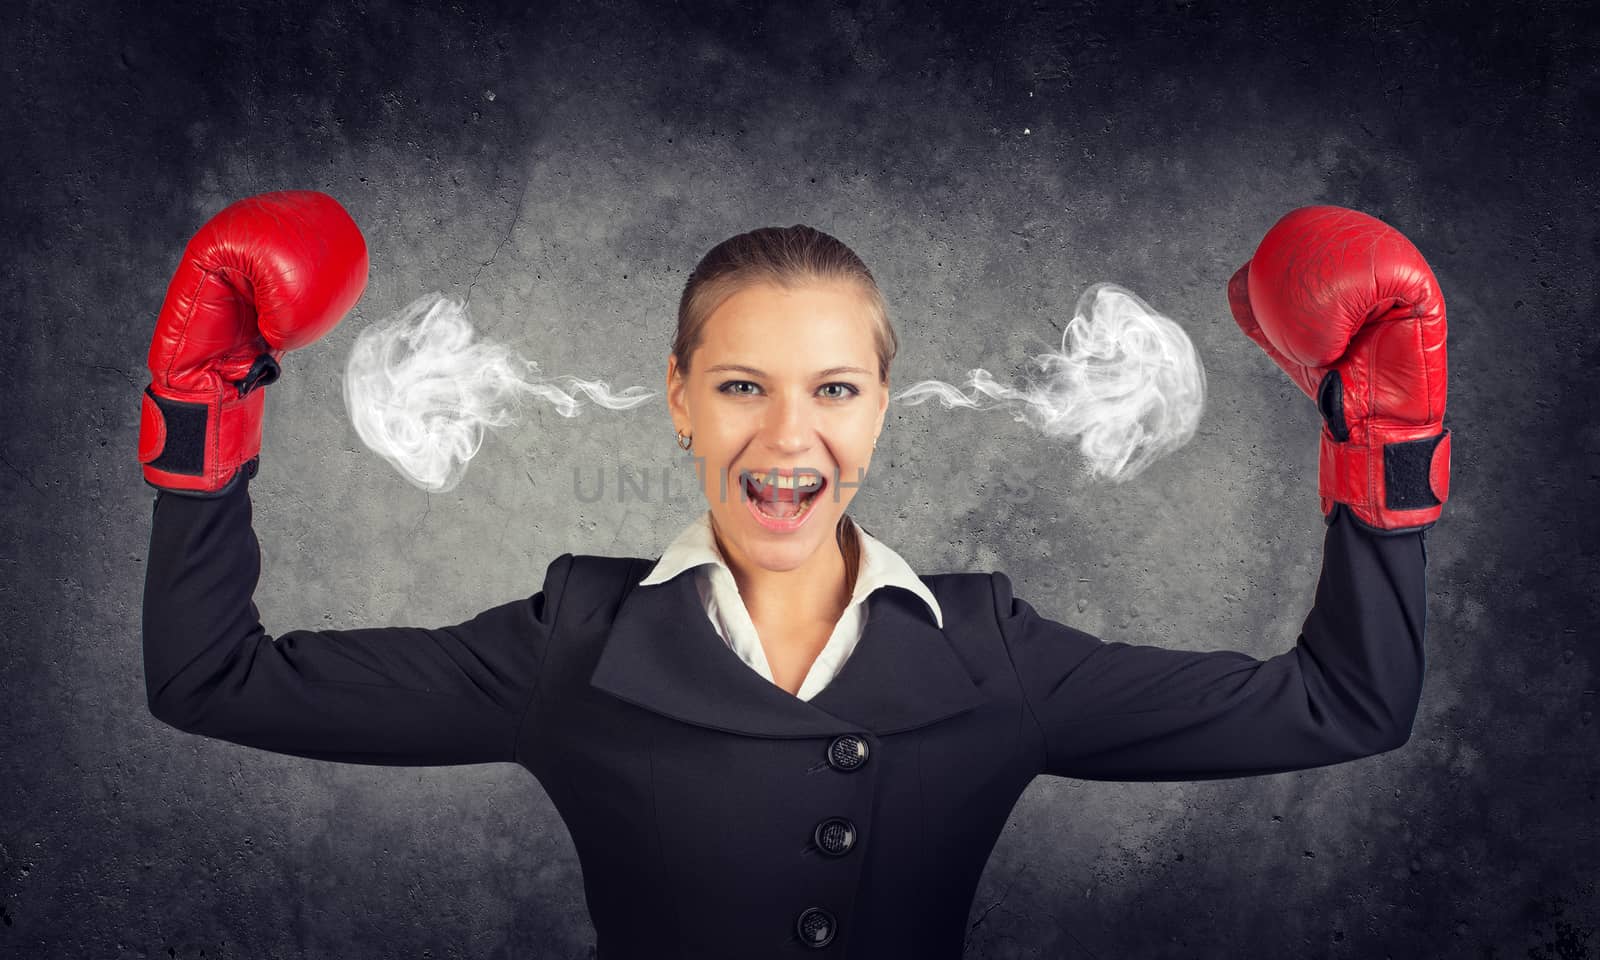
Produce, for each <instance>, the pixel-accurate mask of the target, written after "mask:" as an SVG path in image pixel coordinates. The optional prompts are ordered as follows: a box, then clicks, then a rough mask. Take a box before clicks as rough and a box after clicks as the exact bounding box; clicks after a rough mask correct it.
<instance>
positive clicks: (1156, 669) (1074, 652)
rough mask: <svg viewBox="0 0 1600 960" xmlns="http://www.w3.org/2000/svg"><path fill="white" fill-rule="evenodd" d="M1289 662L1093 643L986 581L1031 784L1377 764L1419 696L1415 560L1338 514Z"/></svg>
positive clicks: (997, 580)
mask: <svg viewBox="0 0 1600 960" xmlns="http://www.w3.org/2000/svg"><path fill="white" fill-rule="evenodd" d="M1333 521H1334V522H1333V524H1332V525H1331V526H1329V527H1328V528H1327V531H1326V534H1325V538H1324V545H1323V559H1322V573H1321V576H1320V579H1319V580H1318V582H1317V591H1316V600H1315V603H1314V604H1313V606H1312V608H1311V612H1310V613H1309V614H1307V616H1306V619H1305V623H1304V625H1303V626H1302V627H1301V633H1300V637H1299V639H1298V640H1297V641H1296V643H1295V645H1294V647H1293V649H1290V650H1288V651H1286V652H1284V653H1282V654H1279V655H1278V656H1275V657H1272V658H1270V659H1267V660H1259V659H1256V658H1255V657H1252V656H1250V655H1248V654H1245V653H1240V652H1237V651H1230V650H1211V651H1204V652H1201V651H1190V650H1175V649H1170V648H1166V647H1157V646H1146V645H1137V644H1128V643H1122V642H1117V641H1112V642H1103V641H1101V640H1099V639H1097V638H1095V637H1093V636H1091V635H1089V634H1087V633H1084V632H1083V631H1081V630H1076V629H1074V628H1072V627H1069V626H1066V625H1064V624H1061V623H1057V622H1056V621H1054V620H1049V619H1046V618H1044V617H1041V616H1039V614H1038V613H1037V612H1036V611H1035V610H1034V608H1033V606H1032V605H1031V604H1029V603H1028V602H1027V601H1026V600H1022V599H1019V598H1017V597H1014V596H1013V595H1012V593H1011V581H1010V579H1009V578H1008V577H1007V576H1006V575H1005V574H1003V573H996V574H994V600H995V610H996V613H997V615H998V616H999V618H1000V626H1001V631H1002V634H1003V636H1004V637H1005V641H1006V644H1007V645H1008V647H1009V649H1010V652H1011V656H1012V662H1013V663H1014V664H1015V666H1016V670H1017V677H1018V679H1019V680H1020V682H1021V684H1022V690H1023V694H1024V696H1025V697H1026V699H1027V701H1028V706H1029V709H1030V710H1031V711H1032V713H1033V716H1034V717H1035V719H1036V721H1037V725H1038V730H1039V734H1040V738H1041V746H1042V755H1041V759H1040V764H1041V770H1042V772H1043V773H1046V774H1052V775H1056V776H1066V777H1077V778H1080V779H1085V780H1213V779H1221V778H1224V777H1243V776H1251V775H1255V774H1263V773H1279V772H1282V771H1285V770H1300V769H1305V768H1308V767H1319V766H1325V765H1327V764H1330V763H1339V762H1341V761H1344V760H1353V759H1356V758H1358V757H1365V756H1370V755H1372V754H1376V753H1382V752H1384V751H1386V750H1392V749H1394V748H1395V747H1398V746H1400V745H1401V744H1403V743H1405V742H1406V740H1407V738H1408V737H1409V736H1410V735H1411V724H1412V720H1413V719H1414V717H1415V716H1416V710H1417V702H1418V698H1419V696H1420V695H1421V689H1422V678H1423V666H1424V662H1425V656H1424V651H1423V639H1424V634H1425V627H1426V619H1427V587H1426V577H1425V573H1426V567H1427V548H1426V546H1425V545H1424V542H1423V537H1424V536H1425V534H1424V533H1423V532H1421V531H1417V532H1413V533H1406V534H1398V535H1392V536H1384V535H1379V534H1375V533H1372V532H1370V531H1368V530H1366V529H1364V528H1362V527H1360V526H1359V525H1357V524H1356V523H1354V522H1352V521H1351V519H1350V516H1349V515H1348V514H1347V513H1346V512H1345V511H1344V510H1343V509H1342V508H1341V509H1339V510H1337V511H1336V512H1335V514H1334V517H1333Z"/></svg>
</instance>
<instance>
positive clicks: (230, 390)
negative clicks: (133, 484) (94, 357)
mask: <svg viewBox="0 0 1600 960" xmlns="http://www.w3.org/2000/svg"><path fill="white" fill-rule="evenodd" d="M265 399H266V394H265V393H264V392H263V391H261V390H251V391H249V392H248V393H246V394H245V395H244V396H242V397H241V396H238V395H237V390H236V389H235V388H234V387H233V385H232V384H223V385H222V387H221V389H219V390H216V391H208V392H205V393H197V392H188V391H181V390H172V389H169V388H164V387H158V386H157V385H156V384H153V383H152V384H150V385H149V386H147V387H145V389H144V396H143V399H142V402H141V408H140V415H139V462H140V463H141V464H142V465H143V467H144V477H145V480H146V481H147V482H148V483H150V484H151V485H152V486H155V487H160V488H161V489H164V490H172V491H175V492H179V493H200V494H205V493H215V492H218V491H220V490H222V489H223V488H224V487H226V486H227V485H228V483H229V482H230V481H232V480H233V479H234V477H235V475H236V474H237V473H238V472H239V468H240V467H243V466H245V465H246V464H248V463H250V462H251V461H253V460H256V459H257V458H258V457H259V456H260V453H261V417H262V412H263V410H264V408H265Z"/></svg>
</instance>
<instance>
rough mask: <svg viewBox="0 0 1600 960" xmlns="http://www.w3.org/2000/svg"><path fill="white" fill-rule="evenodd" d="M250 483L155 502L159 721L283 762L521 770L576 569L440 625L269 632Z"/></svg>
mask: <svg viewBox="0 0 1600 960" xmlns="http://www.w3.org/2000/svg"><path fill="white" fill-rule="evenodd" d="M260 559H261V558H260V545H259V543H258V541H257V540H256V535H255V531H254V530H253V529H252V527H251V503H250V498H249V493H248V489H247V486H246V483H245V481H244V480H243V478H241V479H240V480H239V481H238V482H237V484H236V485H235V487H233V488H230V489H229V490H228V491H227V492H226V493H225V494H223V495H222V496H219V497H215V498H209V499H201V498H195V497H186V496H182V495H176V494H171V493H167V492H164V491H163V492H159V493H158V494H157V496H156V502H155V506H154V511H153V522H152V527H151V536H150V555H149V563H148V566H147V567H146V571H145V590H144V618H143V627H144V667H145V684H146V691H147V696H148V702H149V707H150V711H151V712H152V713H153V714H154V715H155V716H156V717H157V718H159V719H160V720H162V721H164V722H166V723H168V724H170V725H172V726H174V727H176V728H178V729H179V730H183V731H186V732H189V733H197V734H202V735H205V736H208V737H215V738H217V739H220V740H228V741H231V742H233V743H238V744H243V745H245V746H249V747H259V748H261V749H263V750H271V751H274V752H277V753H286V754H292V755H294V756H299V757H310V758H313V759H319V760H339V761H345V762H349V763H369V764H389V765H399V766H415V765H443V764H458V763H482V762H489V761H497V760H514V759H515V757H516V748H517V743H516V739H517V730H518V728H519V725H520V723H521V720H522V717H523V714H524V712H525V710H526V709H527V708H528V707H529V706H530V705H531V703H532V699H533V695H534V691H535V689H536V686H537V683H538V678H539V667H540V663H541V662H542V660H543V658H544V655H545V652H546V651H547V649H548V647H549V644H550V638H551V631H552V627H553V625H554V623H555V617H556V612H557V610H558V608H559V606H560V603H561V596H562V593H563V591H564V589H565V586H566V580H567V576H568V574H569V572H570V571H571V567H572V555H571V554H563V555H562V556H561V557H559V558H557V559H556V560H555V561H554V562H552V563H551V564H550V565H549V567H548V569H547V570H546V572H545V579H544V585H543V588H542V589H541V590H540V591H539V592H538V593H536V594H534V595H533V596H532V597H527V598H523V599H520V600H516V601H513V602H510V603H506V604H502V605H501V606H497V607H494V608H492V609H490V610H486V611H484V612H483V613H480V614H478V615H477V616H475V617H473V618H472V619H470V620H467V621H466V622H464V623H458V624H455V625H452V626H445V627H438V628H433V629H428V628H422V627H383V628H369V629H356V630H293V631H290V632H288V633H285V634H283V635H281V636H279V637H277V638H273V637H271V636H269V635H268V634H267V632H266V631H265V630H264V629H263V628H262V625H261V618H260V613H259V612H258V611H257V609H256V605H255V603H254V602H253V600H252V599H251V597H252V595H253V593H254V592H255V587H256V581H257V579H258V577H259V575H260V569H261V567H260Z"/></svg>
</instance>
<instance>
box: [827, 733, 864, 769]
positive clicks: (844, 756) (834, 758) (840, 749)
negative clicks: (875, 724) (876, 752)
mask: <svg viewBox="0 0 1600 960" xmlns="http://www.w3.org/2000/svg"><path fill="white" fill-rule="evenodd" d="M866 762H867V741H866V740H864V739H862V738H861V737H858V736H856V735H855V734H853V733H847V734H844V735H843V736H838V737H834V738H833V742H832V743H830V744H829V745H828V765H829V766H831V767H833V769H835V770H854V769H855V768H857V767H859V766H861V765H862V764H863V763H866Z"/></svg>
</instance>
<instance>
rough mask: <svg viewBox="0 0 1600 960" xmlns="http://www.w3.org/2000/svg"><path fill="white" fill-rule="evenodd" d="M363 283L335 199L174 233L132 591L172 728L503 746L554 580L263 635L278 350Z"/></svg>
mask: <svg viewBox="0 0 1600 960" xmlns="http://www.w3.org/2000/svg"><path fill="white" fill-rule="evenodd" d="M366 282H367V249H366V242H365V240H364V239H363V238H362V236H361V232H360V230H359V229H358V228H357V227H356V224H355V222H354V221H353V220H352V219H351V218H350V215H349V214H348V213H347V212H346V211H345V209H344V208H343V207H342V206H340V205H339V204H338V202H337V201H335V200H334V199H333V198H332V197H329V196H327V195H325V194H321V193H315V192H312V191H303V190H297V191H282V192H276V193H267V194H262V195H260V196H256V197H250V198H248V199H245V200H241V201H239V202H238V203H234V204H231V205H230V206H228V207H227V208H225V209H224V210H222V211H221V212H220V213H218V214H217V215H216V216H214V217H212V218H211V220H209V221H207V222H206V224H205V225H204V226H202V227H201V228H200V230H199V231H198V232H197V233H196V234H195V236H194V238H193V239H192V240H190V241H189V244H188V245H187V246H186V247H185V248H184V251H183V258H182V260H181V261H180V263H179V266H178V269H177V271H176V273H175V274H174V275H173V278H172V281H171V283H170V284H169V285H168V287H167V295H166V299H165V301H164V302H163V303H162V306H161V313H160V316H159V317H158V318H157V320H156V329H155V336H154V337H153V338H152V340H151V344H150V358H149V359H150V384H149V386H147V387H146V388H145V391H144V397H143V400H142V403H143V409H142V412H141V415H140V427H139V462H140V463H141V464H143V470H144V477H145V480H146V482H148V483H149V484H151V485H152V486H154V487H156V488H157V489H159V490H160V491H161V492H160V493H159V494H157V497H156V503H155V510H154V516H153V527H152V530H151V537H150V562H149V566H148V567H147V569H146V580H145V594H144V656H145V682H146V685H147V689H148V695H149V703H150V709H151V711H152V712H153V713H154V714H155V715H156V716H157V717H159V718H161V719H162V720H164V721H166V722H167V723H170V724H172V725H173V726H175V727H178V728H179V729H181V730H187V731H191V732H193V733H201V734H205V735H208V736H212V737H218V738H221V739H224V740H231V741H233V742H235V743H241V744H245V745H247V746H252V747H261V748H264V749H267V750H275V751H278V752H280V753H292V754H296V755H299V756H305V757H316V758H319V759H328V760H346V761H351V762H357V763H387V764H443V763H472V762H477V761H485V760H511V759H514V758H515V754H516V747H517V737H516V734H517V727H518V723H519V721H520V719H521V717H522V715H523V711H524V710H525V709H526V708H527V706H528V705H529V703H530V701H531V698H532V697H533V695H534V691H535V689H536V688H537V681H538V676H539V671H538V667H539V663H540V661H541V659H542V658H543V656H544V652H545V650H546V648H547V644H548V640H549V636H550V630H551V625H552V624H553V623H554V622H555V611H556V608H557V607H558V606H559V603H560V595H561V589H562V586H563V585H564V584H565V582H566V578H567V573H568V571H569V570H570V567H571V556H570V555H564V556H562V557H561V558H560V559H558V560H556V561H555V562H554V563H553V564H551V565H550V567H549V569H548V570H547V571H546V573H545V585H544V589H543V590H541V591H540V592H539V593H537V594H535V595H534V596H532V597H531V598H527V599H523V600H519V601H516V602H513V603H508V604H505V605H503V606H499V607H496V608H494V609H492V610H489V611H486V612H484V613H482V614H480V615H479V616H477V617H474V618H473V619H471V620H469V621H467V622H465V623H461V624H457V625H455V626H450V627H442V628H439V629H431V630H430V629H421V628H410V627H391V628H384V629H365V630H346V631H309V630H296V631H293V632H291V633H286V634H284V635H283V636H281V637H278V638H277V639H276V640H274V639H273V638H272V637H270V636H268V635H267V633H266V631H265V630H263V629H262V626H261V622H260V617H259V615H258V613H257V611H256V608H255V604H254V603H253V602H252V600H251V597H252V595H253V593H254V591H255V586H256V579H257V577H258V575H259V573H260V553H259V545H258V543H257V541H256V536H255V531H254V530H253V528H252V527H251V503H250V498H249V492H248V489H247V485H248V483H249V480H250V478H251V477H254V476H255V472H256V468H257V464H258V461H259V454H260V449H261V421H262V412H263V397H264V394H263V391H262V388H264V387H265V386H266V385H267V384H270V383H272V382H273V381H274V380H276V379H277V377H278V373H279V365H278V361H279V360H280V359H281V357H282V356H283V355H284V353H286V352H287V351H290V350H294V349H297V348H300V347H303V346H306V345H308V344H310V343H312V342H313V341H315V340H317V339H318V338H320V337H321V336H322V335H323V334H325V333H327V332H328V331H329V330H330V329H332V328H333V327H334V326H335V325H336V324H337V323H338V322H339V321H340V320H341V319H343V317H344V315H345V314H346V313H347V312H348V311H349V310H350V309H351V307H353V306H354V305H355V302H356V300H357V299H359V297H360V296H361V292H362V290H363V289H364V288H365V286H366Z"/></svg>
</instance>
